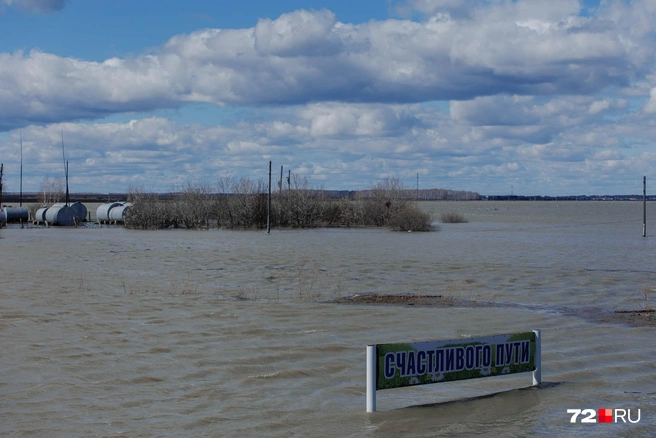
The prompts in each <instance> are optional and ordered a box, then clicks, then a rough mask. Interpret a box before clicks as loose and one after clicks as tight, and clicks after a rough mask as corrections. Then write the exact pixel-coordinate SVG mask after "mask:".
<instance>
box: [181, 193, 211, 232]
mask: <svg viewBox="0 0 656 438" xmlns="http://www.w3.org/2000/svg"><path fill="white" fill-rule="evenodd" d="M213 201H214V195H213V189H212V187H211V186H210V185H209V184H205V183H196V184H192V183H187V185H186V186H185V188H184V189H183V190H182V191H181V192H180V193H178V194H177V195H176V197H175V199H174V202H173V212H172V214H173V215H174V216H175V217H176V218H177V222H178V224H179V225H180V226H184V227H186V228H209V226H210V218H211V217H212V212H213Z"/></svg>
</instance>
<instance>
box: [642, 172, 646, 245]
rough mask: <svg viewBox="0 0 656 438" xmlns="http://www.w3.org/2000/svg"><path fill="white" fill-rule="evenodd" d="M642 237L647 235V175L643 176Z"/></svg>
mask: <svg viewBox="0 0 656 438" xmlns="http://www.w3.org/2000/svg"><path fill="white" fill-rule="evenodd" d="M642 237H647V177H646V176H643V177H642Z"/></svg>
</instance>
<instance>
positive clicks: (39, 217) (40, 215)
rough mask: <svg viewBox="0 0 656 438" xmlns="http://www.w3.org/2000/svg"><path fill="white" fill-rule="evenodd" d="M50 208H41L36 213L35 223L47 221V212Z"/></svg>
mask: <svg viewBox="0 0 656 438" xmlns="http://www.w3.org/2000/svg"><path fill="white" fill-rule="evenodd" d="M48 208H49V207H41V208H39V209H38V210H37V211H36V214H35V215H34V222H45V221H46V211H48Z"/></svg>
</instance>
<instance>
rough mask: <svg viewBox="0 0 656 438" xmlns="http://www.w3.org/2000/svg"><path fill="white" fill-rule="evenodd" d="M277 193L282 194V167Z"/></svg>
mask: <svg viewBox="0 0 656 438" xmlns="http://www.w3.org/2000/svg"><path fill="white" fill-rule="evenodd" d="M278 191H279V192H280V193H282V166H280V182H279V183H278Z"/></svg>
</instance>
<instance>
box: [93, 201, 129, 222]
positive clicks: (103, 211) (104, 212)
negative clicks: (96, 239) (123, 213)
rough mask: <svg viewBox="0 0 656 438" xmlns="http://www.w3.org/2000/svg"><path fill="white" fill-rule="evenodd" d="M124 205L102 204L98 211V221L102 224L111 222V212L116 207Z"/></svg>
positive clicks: (119, 203) (115, 203) (118, 203)
mask: <svg viewBox="0 0 656 438" xmlns="http://www.w3.org/2000/svg"><path fill="white" fill-rule="evenodd" d="M121 205H123V203H122V202H109V203H106V204H100V205H99V206H98V209H97V210H96V220H97V221H98V222H100V223H103V222H109V212H110V210H111V209H112V208H114V207H120V206H121Z"/></svg>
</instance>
